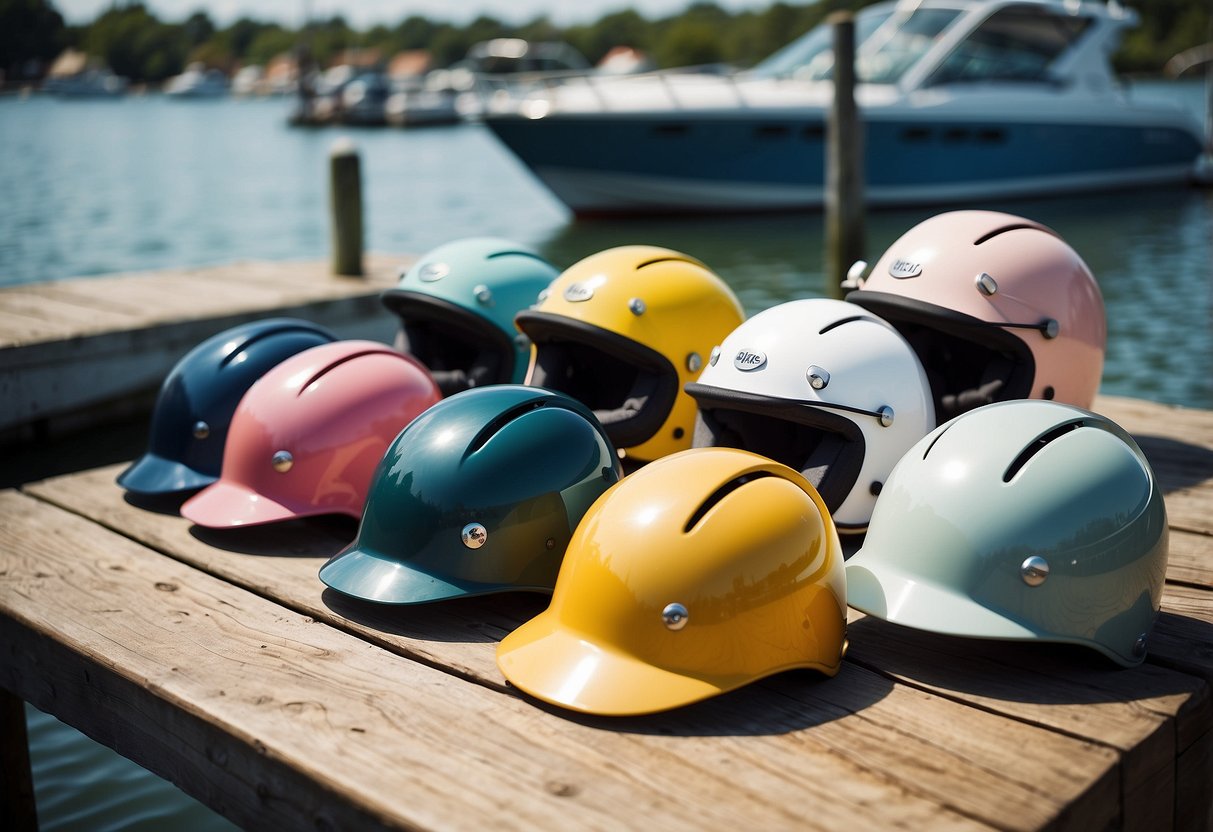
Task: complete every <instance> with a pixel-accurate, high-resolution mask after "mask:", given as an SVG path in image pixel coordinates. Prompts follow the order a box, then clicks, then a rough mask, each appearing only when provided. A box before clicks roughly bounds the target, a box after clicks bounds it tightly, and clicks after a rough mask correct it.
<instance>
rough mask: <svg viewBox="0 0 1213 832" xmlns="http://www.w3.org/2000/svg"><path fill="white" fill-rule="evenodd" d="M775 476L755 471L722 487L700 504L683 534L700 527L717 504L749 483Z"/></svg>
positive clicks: (766, 472)
mask: <svg viewBox="0 0 1213 832" xmlns="http://www.w3.org/2000/svg"><path fill="white" fill-rule="evenodd" d="M773 476H775V475H774V474H772V473H770V472H769V471H755V472H753V473H750V474H743V475H742V476H740V477H737V478H735V479H732V480H729V481H728V482H726V483H725V484H724V485H722V486H720V488H717V489H716V490H715V491H713V492H712V493H711V494H710V495H709V496H708V498H707V499H706V500H704V501H703V502H702V503H700V505H699V508H697V509H695V513H694V514H692V515H691V517H690V519H689V520H687V523H686V525H685V526H683V527H682V532H683V534H686V533H688V532H690V531H691V529H693V528H695V527H696V526H697V525H699V521H700V520H702V519H703V518H704V517H705V516H707V513H708V512H709V511H711V510H712V508H713V507H715V505H716V504H717V503H719V502H720V501H721V500H723V499H724V498H725V497H727V496H729V495H730V494H732V493H733V492H734V491H736V490H737V489H738V488H741V486H743V485H745V484H746V483H749V482H755V481H756V480H761V479H765V478H766V477H773Z"/></svg>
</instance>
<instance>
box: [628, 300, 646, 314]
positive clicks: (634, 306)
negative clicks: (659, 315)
mask: <svg viewBox="0 0 1213 832" xmlns="http://www.w3.org/2000/svg"><path fill="white" fill-rule="evenodd" d="M644 310H645V305H644V301H642V300H641V299H640V298H632V299H631V300H629V301H628V311H630V312H631V313H632V314H633V315H636V316H637V317H639V316H640V315H643V314H644Z"/></svg>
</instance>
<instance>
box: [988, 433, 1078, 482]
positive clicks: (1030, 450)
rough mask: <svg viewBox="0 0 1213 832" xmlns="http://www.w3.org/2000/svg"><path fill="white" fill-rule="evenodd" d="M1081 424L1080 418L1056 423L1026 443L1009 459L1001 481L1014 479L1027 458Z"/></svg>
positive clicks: (1026, 462)
mask: <svg viewBox="0 0 1213 832" xmlns="http://www.w3.org/2000/svg"><path fill="white" fill-rule="evenodd" d="M1083 425H1084V422H1083V421H1082V420H1081V419H1080V420H1078V421H1074V422H1066V423H1065V424H1064V425H1058V426H1057V427H1055V428H1053V430H1051V431H1049V432H1048V433H1045V434H1043V435H1041V436H1040V437H1039V438H1038V439H1036V440H1035V441H1034V442H1032V443H1031V444H1030V445H1028V447H1026V448H1024V449H1023V450H1022V451H1020V453H1019V456H1017V457H1015V459H1014V460H1012V461H1011V464H1010V465H1009V466H1008V467H1007V471H1006V473H1005V474H1003V475H1002V481H1003V482H1010V481H1011V480H1012V479H1014V477H1015V475H1016V474H1018V473H1019V471H1020V469H1021V468H1023V467H1024V466H1025V465H1027V464H1028V460H1030V459H1031V458H1032V457H1034V456H1036V455H1037V454H1038V453H1040V452H1041V451H1042V450H1043V449H1044V447H1045V446H1046V445H1048V444H1049V443H1050V442H1052V441H1053V440H1055V439H1059V438H1061V437H1062V436H1064V435H1065V434H1067V433H1069V432H1070V431H1072V430H1076V429H1078V428H1081V427H1083Z"/></svg>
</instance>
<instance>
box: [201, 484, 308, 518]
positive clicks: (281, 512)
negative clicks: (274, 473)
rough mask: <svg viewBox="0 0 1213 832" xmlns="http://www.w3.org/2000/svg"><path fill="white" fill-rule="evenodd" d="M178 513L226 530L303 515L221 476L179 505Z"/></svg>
mask: <svg viewBox="0 0 1213 832" xmlns="http://www.w3.org/2000/svg"><path fill="white" fill-rule="evenodd" d="M181 516H182V517H184V518H185V519H187V520H189V521H190V522H192V523H197V524H198V525H199V526H206V527H207V528H211V529H229V528H238V527H241V526H260V525H262V524H264V523H276V522H279V521H281V520H292V519H295V518H297V517H302V516H304V515H302V514H300V513H299V512H297V511H294V510H292V509H290V508H288V507H286V506H284V505H282V504H281V503H279V502H276V501H274V500H271V499H270V498H269V497H266V496H265V495H264V494H259V493H257V492H256V491H253V490H252V489H251V488H247V487H246V486H243V485H238V484H236V483H233V482H228V481H226V480H223V479H220V480H219V481H218V482H216V483H214V484H213V485H211V486H209V487H208V488H206V489H204V490H202V491H200V492H199V493H198V494H196V495H194V496H193V497H191V498H190V499H188V500H186V501H185V504H184V505H182V506H181Z"/></svg>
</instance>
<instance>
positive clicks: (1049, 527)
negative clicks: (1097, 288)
mask: <svg viewBox="0 0 1213 832" xmlns="http://www.w3.org/2000/svg"><path fill="white" fill-rule="evenodd" d="M1166 568H1167V515H1166V509H1165V508H1164V506H1163V497H1162V494H1161V492H1160V491H1159V488H1158V483H1157V482H1156V480H1155V478H1154V473H1153V471H1152V470H1151V469H1150V465H1149V463H1148V462H1147V461H1146V458H1145V456H1144V455H1143V454H1142V452H1141V450H1140V449H1139V448H1138V447H1137V444H1136V443H1135V442H1134V441H1133V439H1132V438H1131V437H1130V436H1129V435H1128V434H1127V433H1126V432H1125V431H1124V430H1123V429H1122V428H1120V427H1119V426H1118V425H1116V424H1115V423H1113V422H1111V421H1110V420H1108V419H1106V418H1105V417H1103V416H1098V415H1096V414H1094V413H1091V412H1089V411H1086V410H1082V409H1080V408H1077V407H1073V406H1071V405H1064V404H1059V403H1056V402H1043V401H1033V400H1018V401H1013V402H999V403H996V404H991V405H986V406H984V407H981V408H978V409H976V410H973V411H970V412H968V413H965V414H962V415H961V416H958V417H956V418H955V419H953V420H952V421H950V422H948V423H946V424H944V425H942V426H941V427H939V428H937V429H936V430H935V431H933V432H932V433H930V434H929V435H927V436H926V437H925V438H923V440H922V441H921V442H919V443H918V444H917V445H915V446H914V447H913V448H911V449H910V451H909V452H908V453H907V454H906V456H905V458H904V459H902V461H901V462H900V463H899V464H898V465H897V467H896V468H895V469H894V471H893V474H892V476H890V477H889V481H888V483H886V484H885V488H884V492H883V493H882V494H881V496H880V500H879V501H878V502H877V503H876V510H875V512H874V513H873V515H872V523H871V526H870V527H869V529H868V534H867V537H866V539H865V540H864V543H863V547H862V548H861V549H860V550H859V552H857V553H856V554H855V555H854V556H853V557H852V558H851V560H850V561H849V563H848V565H847V590H848V600H849V602H850V604H851V606H853V607H855V608H856V609H857V610H861V611H862V612H865V613H868V614H869V615H874V616H877V617H878V618H883V619H887V620H889V621H893V622H896V623H898V624H904V625H906V626H909V627H916V628H918V629H921V630H929V631H932V632H936V633H947V634H951V635H958V636H972V637H975V638H989V639H1015V640H1037V641H1049V642H1063V643H1071V644H1081V645H1086V646H1088V647H1093V648H1094V649H1096V650H1098V651H1099V652H1101V653H1103V654H1104V655H1105V656H1107V657H1108V658H1110V659H1112V661H1114V662H1117V663H1118V664H1121V665H1126V666H1130V665H1136V664H1139V663H1140V662H1141V661H1142V659H1143V658H1144V656H1145V653H1146V642H1147V637H1148V635H1149V632H1150V628H1151V626H1152V625H1153V622H1154V618H1155V616H1156V615H1157V613H1158V608H1159V600H1160V596H1161V594H1162V588H1163V580H1164V578H1165V573H1166Z"/></svg>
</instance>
